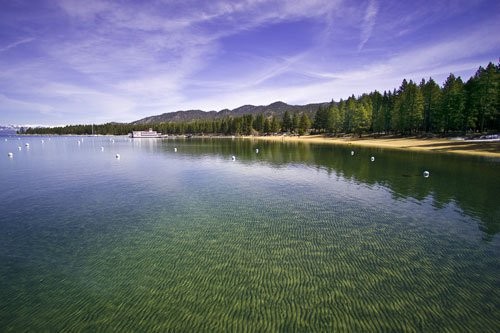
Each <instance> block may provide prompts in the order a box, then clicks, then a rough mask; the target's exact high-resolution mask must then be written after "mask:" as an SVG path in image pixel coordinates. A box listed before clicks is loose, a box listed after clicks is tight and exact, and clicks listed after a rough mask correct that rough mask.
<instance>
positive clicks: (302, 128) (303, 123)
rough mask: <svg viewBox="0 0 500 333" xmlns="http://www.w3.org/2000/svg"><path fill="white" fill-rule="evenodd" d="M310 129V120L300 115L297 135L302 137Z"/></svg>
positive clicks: (305, 115)
mask: <svg viewBox="0 0 500 333" xmlns="http://www.w3.org/2000/svg"><path fill="white" fill-rule="evenodd" d="M310 128H311V120H310V119H309V117H308V116H307V114H305V113H302V115H301V116H300V121H299V135H304V134H306V133H307V131H308V130H309V129H310Z"/></svg>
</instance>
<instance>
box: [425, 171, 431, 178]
mask: <svg viewBox="0 0 500 333" xmlns="http://www.w3.org/2000/svg"><path fill="white" fill-rule="evenodd" d="M430 175H431V174H430V173H429V171H427V170H426V171H424V178H429V176H430Z"/></svg>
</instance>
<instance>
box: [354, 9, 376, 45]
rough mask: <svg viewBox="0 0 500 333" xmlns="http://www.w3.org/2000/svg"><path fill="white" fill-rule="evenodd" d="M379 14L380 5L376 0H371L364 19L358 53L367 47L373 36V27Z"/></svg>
mask: <svg viewBox="0 0 500 333" xmlns="http://www.w3.org/2000/svg"><path fill="white" fill-rule="evenodd" d="M377 13H378V4H377V2H376V1H375V0H369V2H368V7H367V8H366V11H365V16H364V18H363V23H362V26H361V41H360V42H359V45H358V51H361V50H362V49H363V47H364V46H365V44H366V42H368V40H369V39H370V36H371V35H372V31H373V27H374V26H375V20H376V18H377Z"/></svg>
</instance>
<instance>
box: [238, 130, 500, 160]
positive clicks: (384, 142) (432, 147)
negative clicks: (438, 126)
mask: <svg viewBox="0 0 500 333" xmlns="http://www.w3.org/2000/svg"><path fill="white" fill-rule="evenodd" d="M237 138H244V139H253V140H264V141H279V142H302V143H320V144H333V145H342V146H357V147H366V148H384V149H394V150H406V151H409V150H410V151H419V152H430V153H446V154H460V155H469V156H471V155H472V156H483V157H493V158H500V142H499V141H496V142H484V141H478V142H474V141H465V140H450V139H436V138H432V139H424V138H417V137H407V138H398V137H380V138H373V137H363V138H357V137H346V138H334V137H325V136H323V135H306V136H301V137H298V136H281V135H280V136H240V137H237Z"/></svg>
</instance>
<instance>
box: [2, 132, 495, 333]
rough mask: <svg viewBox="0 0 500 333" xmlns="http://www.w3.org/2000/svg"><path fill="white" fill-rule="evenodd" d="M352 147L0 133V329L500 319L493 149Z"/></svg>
mask: <svg viewBox="0 0 500 333" xmlns="http://www.w3.org/2000/svg"><path fill="white" fill-rule="evenodd" d="M42 140H43V141H44V142H43V143H42ZM112 140H114V142H113V141H112ZM78 141H80V143H78ZM25 143H29V144H30V147H29V149H27V148H26V146H25ZM19 146H20V147H21V150H18V147H19ZM101 147H103V148H101ZM174 148H177V152H175V151H174ZM256 149H259V151H258V153H257V152H256ZM351 150H353V149H351V148H342V147H337V146H327V145H301V144H283V143H269V142H257V141H255V142H254V141H251V140H222V139H204V140H193V139H191V140H172V139H168V140H142V141H141V140H133V141H130V140H129V139H128V138H125V137H114V138H110V137H52V138H48V137H45V138H43V137H22V138H21V140H18V138H17V137H8V138H7V141H4V139H3V138H2V140H1V141H0V154H1V155H0V170H1V174H0V186H1V192H0V208H1V212H2V214H1V216H0V230H1V232H0V328H1V330H2V331H9V330H10V331H82V330H88V331H102V332H109V331H161V332H164V331H175V332H182V331H249V332H252V331H267V332H270V331H307V332H311V331H356V332H362V331H409V332H411V331H423V332H431V331H455V332H460V331H463V332H469V331H481V332H498V331H500V310H499V309H500V292H499V289H500V288H499V287H500V278H499V277H500V261H499V254H500V238H499V231H500V222H499V221H500V208H499V205H498V198H499V197H500V172H499V171H500V161H498V160H492V159H484V158H468V157H462V156H460V157H457V156H448V155H437V154H422V153H419V154H417V153H404V152H392V151H384V150H380V149H379V150H377V149H360V148H357V149H355V152H354V155H351ZM8 152H13V157H8ZM116 154H119V155H120V158H119V159H117V158H116ZM232 156H235V158H236V160H235V161H232V160H231V157H232ZM372 156H373V157H374V161H373V162H371V157H372ZM424 171H429V173H430V176H429V177H428V178H425V177H423V172H424Z"/></svg>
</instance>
